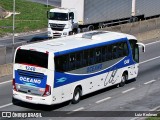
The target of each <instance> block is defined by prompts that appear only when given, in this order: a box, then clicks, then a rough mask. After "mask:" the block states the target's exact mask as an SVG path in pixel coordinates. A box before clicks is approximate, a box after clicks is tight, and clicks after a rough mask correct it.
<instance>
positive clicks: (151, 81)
mask: <svg viewBox="0 0 160 120" xmlns="http://www.w3.org/2000/svg"><path fill="white" fill-rule="evenodd" d="M155 81H156V80H150V81H148V82H146V83H144V84H145V85H147V84H150V83H153V82H155Z"/></svg>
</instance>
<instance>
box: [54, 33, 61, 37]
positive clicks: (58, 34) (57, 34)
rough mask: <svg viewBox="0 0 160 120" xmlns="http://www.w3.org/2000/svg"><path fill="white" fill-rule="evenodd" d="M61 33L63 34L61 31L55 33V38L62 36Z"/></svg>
mask: <svg viewBox="0 0 160 120" xmlns="http://www.w3.org/2000/svg"><path fill="white" fill-rule="evenodd" d="M61 35H62V34H61V33H53V37H54V38H59V37H61Z"/></svg>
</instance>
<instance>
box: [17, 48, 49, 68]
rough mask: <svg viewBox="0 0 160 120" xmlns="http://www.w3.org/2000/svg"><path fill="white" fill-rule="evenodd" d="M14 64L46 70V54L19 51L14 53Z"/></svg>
mask: <svg viewBox="0 0 160 120" xmlns="http://www.w3.org/2000/svg"><path fill="white" fill-rule="evenodd" d="M15 63H19V64H27V65H33V66H37V67H43V68H48V54H47V53H42V52H37V51H30V50H22V49H19V50H17V53H16V57H15Z"/></svg>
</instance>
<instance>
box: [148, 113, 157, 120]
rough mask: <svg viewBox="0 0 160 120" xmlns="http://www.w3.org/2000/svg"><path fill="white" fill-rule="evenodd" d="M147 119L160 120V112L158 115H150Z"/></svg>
mask: <svg viewBox="0 0 160 120" xmlns="http://www.w3.org/2000/svg"><path fill="white" fill-rule="evenodd" d="M146 120H160V113H159V114H158V116H157V117H149V118H147V119H146Z"/></svg>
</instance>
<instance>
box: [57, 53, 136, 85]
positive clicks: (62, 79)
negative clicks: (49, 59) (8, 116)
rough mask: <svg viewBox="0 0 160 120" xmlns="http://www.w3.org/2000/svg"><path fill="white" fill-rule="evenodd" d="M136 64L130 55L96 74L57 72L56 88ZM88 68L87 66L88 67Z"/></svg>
mask: <svg viewBox="0 0 160 120" xmlns="http://www.w3.org/2000/svg"><path fill="white" fill-rule="evenodd" d="M126 60H129V63H128V64H125V63H124V62H125V61H126ZM133 64H135V62H134V61H133V60H132V58H131V55H129V56H128V57H125V58H124V59H123V60H121V61H120V62H119V63H117V64H115V65H114V66H112V67H110V68H107V69H104V70H103V71H100V72H96V73H94V74H88V75H87V74H85V75H74V74H73V75H72V74H68V73H62V72H55V76H54V88H57V87H60V86H63V85H67V84H70V83H73V82H77V81H80V80H84V79H87V78H90V77H94V76H97V75H100V74H103V73H107V72H109V71H111V70H115V69H120V68H123V67H126V66H129V65H133ZM86 69H87V67H86Z"/></svg>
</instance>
